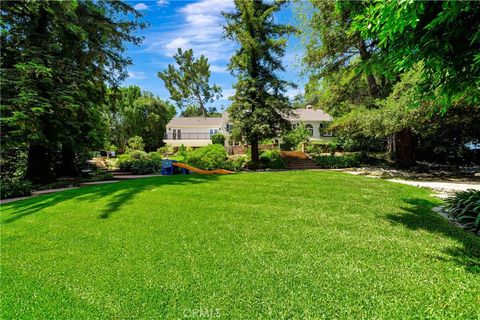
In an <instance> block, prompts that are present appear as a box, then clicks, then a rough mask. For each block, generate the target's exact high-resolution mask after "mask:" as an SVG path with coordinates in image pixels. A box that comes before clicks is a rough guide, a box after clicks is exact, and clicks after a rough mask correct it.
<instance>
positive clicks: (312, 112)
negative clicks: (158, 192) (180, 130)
mask: <svg viewBox="0 0 480 320" xmlns="http://www.w3.org/2000/svg"><path fill="white" fill-rule="evenodd" d="M293 113H294V114H293V115H292V116H289V117H288V120H290V121H332V120H333V118H332V117H331V116H330V115H329V114H327V113H325V112H324V111H323V110H321V109H312V108H308V107H307V108H306V109H295V110H294V111H293ZM226 122H228V113H227V112H224V113H222V117H218V118H211V117H176V118H173V119H172V120H170V122H169V123H168V124H167V127H209V128H217V127H218V128H219V127H221V126H222V125H223V124H224V123H226Z"/></svg>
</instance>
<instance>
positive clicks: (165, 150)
mask: <svg viewBox="0 0 480 320" xmlns="http://www.w3.org/2000/svg"><path fill="white" fill-rule="evenodd" d="M157 152H158V153H160V154H161V155H171V154H174V153H175V148H174V147H173V146H172V145H169V144H167V145H166V146H163V147H160V148H158V149H157Z"/></svg>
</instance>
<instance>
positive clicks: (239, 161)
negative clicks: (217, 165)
mask: <svg viewBox="0 0 480 320" xmlns="http://www.w3.org/2000/svg"><path fill="white" fill-rule="evenodd" d="M247 161H248V157H246V156H244V155H240V156H232V157H229V158H228V159H227V160H225V162H224V163H223V165H222V168H223V169H227V170H231V171H240V170H242V169H243V166H244V165H245V163H246V162H247Z"/></svg>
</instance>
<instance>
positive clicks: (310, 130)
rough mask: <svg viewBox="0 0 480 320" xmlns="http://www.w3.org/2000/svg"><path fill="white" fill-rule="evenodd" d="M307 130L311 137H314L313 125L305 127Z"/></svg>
mask: <svg viewBox="0 0 480 320" xmlns="http://www.w3.org/2000/svg"><path fill="white" fill-rule="evenodd" d="M305 129H307V130H308V131H309V132H310V137H311V136H313V126H312V125H311V124H307V125H306V126H305Z"/></svg>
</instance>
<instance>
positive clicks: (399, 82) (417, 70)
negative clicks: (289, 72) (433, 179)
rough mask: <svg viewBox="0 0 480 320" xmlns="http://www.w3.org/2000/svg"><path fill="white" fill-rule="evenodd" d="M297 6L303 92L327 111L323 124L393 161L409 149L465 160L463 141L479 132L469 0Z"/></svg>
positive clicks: (410, 156)
mask: <svg viewBox="0 0 480 320" xmlns="http://www.w3.org/2000/svg"><path fill="white" fill-rule="evenodd" d="M301 7H303V9H304V10H303V11H301V14H300V17H301V18H302V19H301V21H302V23H301V28H302V31H303V35H304V43H305V52H304V65H305V71H306V73H307V74H309V76H310V81H309V84H308V85H307V88H306V91H307V98H306V99H307V100H308V101H311V103H312V104H314V105H315V106H317V107H320V108H322V109H325V110H326V111H327V112H329V113H330V114H332V115H333V116H334V117H335V119H336V120H335V122H334V124H333V127H332V128H330V129H334V130H336V134H337V136H340V137H341V138H343V140H344V141H349V142H353V144H352V145H356V146H357V148H358V147H361V148H362V149H363V150H365V151H368V149H369V148H370V147H371V145H377V144H378V142H383V143H384V147H383V149H384V150H386V151H387V154H388V155H389V157H390V159H391V160H393V161H395V163H396V164H397V165H398V166H411V165H413V164H415V162H416V160H417V159H419V157H420V159H421V160H429V161H432V160H433V161H439V162H449V161H451V160H452V159H456V160H455V161H461V162H463V161H464V160H462V159H464V158H465V159H466V153H465V144H466V143H468V142H472V141H473V142H476V141H479V140H480V132H479V129H478V126H475V125H474V123H475V122H477V121H478V119H479V102H480V100H479V98H478V95H479V92H480V90H478V86H479V74H480V64H479V62H480V60H478V44H479V41H480V33H479V32H480V31H479V30H478V24H479V21H480V19H478V17H479V12H480V9H479V7H478V6H476V5H474V4H473V2H453V1H445V2H426V3H423V2H414V1H403V2H395V1H385V2H368V1H357V2H344V1H328V2H327V1H310V2H305V3H302V6H301ZM400 17H401V18H400ZM439 110H441V111H442V112H441V113H439V112H438V111H439ZM445 132H452V133H453V132H457V134H456V135H455V134H452V135H448V136H447V135H445V134H444V133H445ZM365 141H368V143H366V144H365V143H364V142H365ZM440 141H441V143H439V142H440ZM362 145H363V146H362ZM434 146H439V147H440V148H435V147H434ZM375 149H377V148H376V147H375ZM440 149H442V150H440ZM443 149H446V150H443ZM436 150H438V152H440V153H441V156H439V157H435V154H434V153H433V154H432V151H433V152H436ZM447 154H448V155H447ZM439 155H440V154H439Z"/></svg>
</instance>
